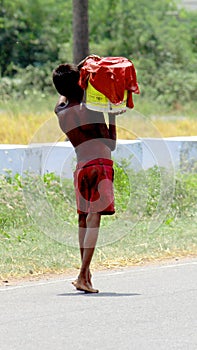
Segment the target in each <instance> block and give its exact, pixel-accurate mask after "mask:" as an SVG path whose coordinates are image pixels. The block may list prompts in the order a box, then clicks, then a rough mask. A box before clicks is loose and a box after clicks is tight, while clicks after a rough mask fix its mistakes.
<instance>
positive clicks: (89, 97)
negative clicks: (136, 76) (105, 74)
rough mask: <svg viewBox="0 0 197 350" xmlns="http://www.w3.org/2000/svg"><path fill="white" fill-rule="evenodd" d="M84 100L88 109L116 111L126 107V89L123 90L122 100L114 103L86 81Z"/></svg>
mask: <svg viewBox="0 0 197 350" xmlns="http://www.w3.org/2000/svg"><path fill="white" fill-rule="evenodd" d="M85 100H86V107H87V108H88V109H91V110H94V111H99V112H108V113H109V112H110V113H116V112H120V111H122V110H125V109H126V103H127V91H126V90H125V92H124V100H123V101H122V102H121V103H119V104H114V103H111V102H110V101H109V99H108V98H107V97H106V96H105V95H103V94H102V93H101V92H99V91H98V90H96V89H95V88H94V87H93V86H92V84H90V82H88V87H87V89H86V91H85Z"/></svg>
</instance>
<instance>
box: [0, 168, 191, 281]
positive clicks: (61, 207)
mask: <svg viewBox="0 0 197 350" xmlns="http://www.w3.org/2000/svg"><path fill="white" fill-rule="evenodd" d="M163 171H164V170H163ZM115 174H116V177H115V198H116V209H117V212H116V214H115V215H114V216H113V217H106V218H103V220H102V226H101V232H100V239H101V240H100V243H99V244H98V247H97V249H96V252H95V256H94V259H93V263H92V268H93V269H102V268H114V267H120V266H130V265H134V264H141V263H144V262H148V261H156V260H161V259H166V258H180V257H186V256H197V236H196V226H197V210H196V209H197V191H196V189H197V174H182V175H180V174H179V175H177V176H176V177H175V179H173V180H174V181H173V188H170V187H169V186H168V188H167V187H166V191H165V193H164V194H162V193H161V170H159V169H157V168H153V169H150V170H148V171H146V172H143V173H138V174H135V173H134V172H131V173H130V174H129V178H128V174H127V175H126V174H125V173H124V171H123V170H122V168H121V167H117V166H116V167H115ZM165 176H166V183H169V181H168V178H167V177H168V176H169V174H167V173H166V174H165ZM129 183H132V188H131V187H130V185H129ZM0 194H1V196H0V281H5V280H10V279H15V278H32V277H34V278H35V277H38V276H43V275H45V274H54V273H55V274H59V273H68V272H73V271H75V272H76V269H78V268H79V266H80V257H79V250H78V247H77V216H76V210H75V203H74V201H75V199H74V193H73V185H72V182H70V181H68V180H64V181H60V179H59V178H58V177H56V176H55V175H54V174H47V175H44V177H42V178H41V177H33V178H32V177H31V176H27V177H26V178H25V179H22V178H21V177H20V176H19V175H15V176H11V174H7V175H6V176H2V177H1V179H0ZM161 197H163V198H162V200H161ZM43 198H44V201H43ZM166 208H167V210H166ZM65 227H66V230H65ZM69 227H70V232H68V230H67V229H68V228H69ZM70 238H71V239H73V240H74V243H75V244H70Z"/></svg>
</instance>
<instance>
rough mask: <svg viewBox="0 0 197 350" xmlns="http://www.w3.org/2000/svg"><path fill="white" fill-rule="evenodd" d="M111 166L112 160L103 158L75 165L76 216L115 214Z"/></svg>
mask: <svg viewBox="0 0 197 350" xmlns="http://www.w3.org/2000/svg"><path fill="white" fill-rule="evenodd" d="M112 165H113V161H112V160H110V159H103V158H98V159H95V160H91V161H89V162H80V163H78V164H77V167H76V170H75V172H74V186H75V194H76V202H77V212H78V214H84V213H100V214H103V215H111V214H114V213H115V209H114V193H113V178H114V170H113V167H112Z"/></svg>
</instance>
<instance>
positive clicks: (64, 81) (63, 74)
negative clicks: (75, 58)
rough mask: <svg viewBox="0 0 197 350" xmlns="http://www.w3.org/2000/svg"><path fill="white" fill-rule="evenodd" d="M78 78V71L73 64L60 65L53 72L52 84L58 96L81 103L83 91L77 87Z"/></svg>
mask: <svg viewBox="0 0 197 350" xmlns="http://www.w3.org/2000/svg"><path fill="white" fill-rule="evenodd" d="M79 77H80V72H79V69H78V67H77V66H76V65H74V64H69V63H65V64H60V65H59V66H58V67H57V68H56V69H54V71H53V83H54V85H55V88H56V90H57V91H58V92H59V94H60V95H63V96H65V97H66V98H67V99H68V100H77V101H78V102H81V100H82V98H83V92H84V91H83V89H82V88H81V87H80V86H79V85H78V81H79Z"/></svg>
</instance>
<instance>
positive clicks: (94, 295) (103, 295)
mask: <svg viewBox="0 0 197 350" xmlns="http://www.w3.org/2000/svg"><path fill="white" fill-rule="evenodd" d="M139 295H141V294H138V293H114V292H101V293H84V292H73V293H63V294H58V295H57V296H59V297H71V296H73V297H79V296H85V297H94V298H95V297H97V298H99V297H135V296H139Z"/></svg>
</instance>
